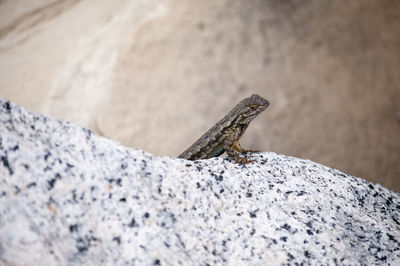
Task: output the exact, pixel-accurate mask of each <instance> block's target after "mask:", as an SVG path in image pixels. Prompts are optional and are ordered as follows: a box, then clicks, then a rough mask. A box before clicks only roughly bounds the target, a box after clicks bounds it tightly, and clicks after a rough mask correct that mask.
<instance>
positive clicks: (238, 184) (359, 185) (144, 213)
mask: <svg viewBox="0 0 400 266" xmlns="http://www.w3.org/2000/svg"><path fill="white" fill-rule="evenodd" d="M0 134H1V138H0V264H6V265H8V264H9V265H21V264H23V265H152V264H154V265H216V264H228V265H265V264H282V263H290V264H296V263H298V264H300V263H304V264H330V265H335V264H337V265H348V264H354V265H359V264H366V265H373V264H376V265H378V264H379V265H380V264H392V265H399V264H400V195H399V194H398V193H395V192H393V191H390V190H388V189H386V188H383V187H381V186H380V185H375V184H371V183H368V182H366V181H364V180H362V179H359V178H355V177H353V176H349V175H346V174H343V173H341V172H339V171H337V170H333V169H330V168H328V167H325V166H322V165H320V164H317V163H314V162H311V161H307V160H301V159H296V158H291V157H286V156H282V155H277V154H275V153H261V154H259V155H256V158H257V161H258V162H257V163H254V164H248V165H238V164H233V163H231V162H229V161H228V160H227V159H222V158H215V159H210V160H203V161H196V162H191V161H185V160H181V159H173V158H168V157H154V156H151V155H150V154H147V153H144V152H142V151H139V150H135V149H131V148H126V147H123V146H122V145H120V144H118V143H116V142H114V141H111V140H108V139H105V138H102V137H99V136H96V135H93V134H91V132H90V131H89V130H86V129H83V128H80V127H78V126H75V125H73V124H70V123H67V122H63V121H60V120H57V119H52V118H47V117H44V116H42V115H37V114H34V113H31V112H29V111H26V110H24V109H23V108H21V107H18V106H17V105H15V104H12V103H10V102H6V101H0Z"/></svg>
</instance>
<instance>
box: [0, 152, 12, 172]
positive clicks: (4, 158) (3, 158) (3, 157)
mask: <svg viewBox="0 0 400 266" xmlns="http://www.w3.org/2000/svg"><path fill="white" fill-rule="evenodd" d="M0 159H1V161H2V162H3V165H4V167H5V168H7V169H8V173H9V174H10V175H13V174H14V170H13V169H12V168H11V166H10V163H9V162H8V158H7V157H6V156H1V157H0Z"/></svg>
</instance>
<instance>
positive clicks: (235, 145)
mask: <svg viewBox="0 0 400 266" xmlns="http://www.w3.org/2000/svg"><path fill="white" fill-rule="evenodd" d="M233 148H234V149H235V150H236V151H238V152H240V153H247V152H260V151H257V150H246V149H243V148H242V146H240V144H239V141H237V142H235V143H234V144H233Z"/></svg>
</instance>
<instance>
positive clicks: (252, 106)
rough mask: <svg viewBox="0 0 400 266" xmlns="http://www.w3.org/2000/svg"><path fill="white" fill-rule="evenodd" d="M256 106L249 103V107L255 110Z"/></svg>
mask: <svg viewBox="0 0 400 266" xmlns="http://www.w3.org/2000/svg"><path fill="white" fill-rule="evenodd" d="M257 107H258V105H257V104H251V105H250V108H251V109H252V110H256V109H257Z"/></svg>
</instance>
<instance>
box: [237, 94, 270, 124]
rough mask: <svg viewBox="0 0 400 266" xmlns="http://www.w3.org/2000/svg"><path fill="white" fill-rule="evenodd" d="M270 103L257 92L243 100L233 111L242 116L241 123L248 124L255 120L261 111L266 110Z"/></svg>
mask: <svg viewBox="0 0 400 266" xmlns="http://www.w3.org/2000/svg"><path fill="white" fill-rule="evenodd" d="M268 105H269V102H268V101H267V100H265V99H264V98H262V97H261V96H258V95H257V94H253V95H251V96H250V97H249V98H246V99H244V100H242V101H241V102H240V103H239V104H238V105H237V106H236V107H238V108H237V109H236V107H235V109H236V110H235V109H234V110H232V111H234V112H237V113H236V114H237V115H238V117H240V121H239V123H240V124H248V123H250V121H251V120H253V119H254V118H255V117H256V116H257V115H258V114H259V113H261V112H262V111H264V110H265V109H266V108H267V107H268Z"/></svg>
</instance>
